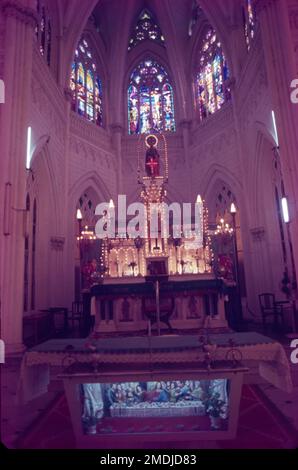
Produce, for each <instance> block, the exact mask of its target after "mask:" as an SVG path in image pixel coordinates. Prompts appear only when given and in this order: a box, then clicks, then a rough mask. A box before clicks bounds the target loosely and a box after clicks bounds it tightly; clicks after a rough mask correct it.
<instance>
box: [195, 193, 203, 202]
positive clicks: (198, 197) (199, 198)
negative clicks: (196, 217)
mask: <svg viewBox="0 0 298 470" xmlns="http://www.w3.org/2000/svg"><path fill="white" fill-rule="evenodd" d="M202 202H203V201H202V197H201V195H200V194H198V195H197V200H196V203H197V204H202Z"/></svg>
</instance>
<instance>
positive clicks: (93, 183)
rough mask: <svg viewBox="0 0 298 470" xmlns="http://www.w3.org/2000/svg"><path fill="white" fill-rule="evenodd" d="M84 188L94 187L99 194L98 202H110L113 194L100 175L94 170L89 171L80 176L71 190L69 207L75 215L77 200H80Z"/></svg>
mask: <svg viewBox="0 0 298 470" xmlns="http://www.w3.org/2000/svg"><path fill="white" fill-rule="evenodd" d="M82 188H85V189H87V188H92V190H93V191H94V192H95V193H96V194H97V195H98V203H99V202H108V201H109V200H110V199H111V197H113V195H112V194H111V193H110V191H109V190H108V188H107V186H106V184H105V183H104V182H103V180H102V179H101V178H100V176H99V175H97V174H96V173H94V172H93V171H89V172H88V173H86V174H85V175H83V176H82V177H81V178H79V179H78V180H77V181H76V182H75V183H74V184H73V185H72V187H71V188H70V190H69V193H68V195H69V201H70V202H69V207H70V210H71V214H74V215H75V208H76V204H77V201H78V200H79V198H80V196H81V194H82V192H83V191H82Z"/></svg>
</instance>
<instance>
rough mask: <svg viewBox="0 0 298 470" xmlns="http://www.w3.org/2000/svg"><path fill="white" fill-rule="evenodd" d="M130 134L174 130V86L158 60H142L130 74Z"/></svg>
mask: <svg viewBox="0 0 298 470" xmlns="http://www.w3.org/2000/svg"><path fill="white" fill-rule="evenodd" d="M128 128H129V129H128V130H129V134H146V133H149V132H154V131H158V132H160V131H171V132H174V131H175V129H176V127H175V116H174V101H173V88H172V86H171V84H170V81H169V77H168V74H167V72H166V71H165V69H164V68H163V67H161V66H160V65H159V64H158V63H157V62H155V61H154V60H152V59H147V60H145V61H143V62H141V63H140V64H139V65H138V66H137V67H136V68H135V70H134V71H133V72H132V74H131V76H130V84H129V87H128Z"/></svg>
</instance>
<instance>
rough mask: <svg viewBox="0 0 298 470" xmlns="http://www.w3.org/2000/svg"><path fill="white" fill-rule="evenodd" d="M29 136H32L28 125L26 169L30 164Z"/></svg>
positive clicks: (28, 168)
mask: <svg viewBox="0 0 298 470" xmlns="http://www.w3.org/2000/svg"><path fill="white" fill-rule="evenodd" d="M31 137H32V129H31V127H30V126H29V127H28V129H27V153H26V170H30V164H31Z"/></svg>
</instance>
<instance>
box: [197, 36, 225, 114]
mask: <svg viewBox="0 0 298 470" xmlns="http://www.w3.org/2000/svg"><path fill="white" fill-rule="evenodd" d="M228 78H229V70H228V66H227V62H226V58H225V56H224V54H223V51H222V48H221V44H220V42H219V40H218V38H217V36H216V33H215V31H214V30H213V29H212V28H210V29H209V30H208V31H207V34H206V35H205V37H204V40H203V44H202V48H201V54H200V57H199V71H198V73H197V75H196V78H195V93H196V104H197V108H198V111H199V116H200V119H201V120H202V119H204V118H206V117H207V116H209V115H210V114H213V113H215V112H216V111H217V110H219V109H220V108H221V107H222V106H223V104H224V103H225V102H226V101H227V100H229V99H230V98H231V93H230V89H229V87H228V86H227V79H228Z"/></svg>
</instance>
